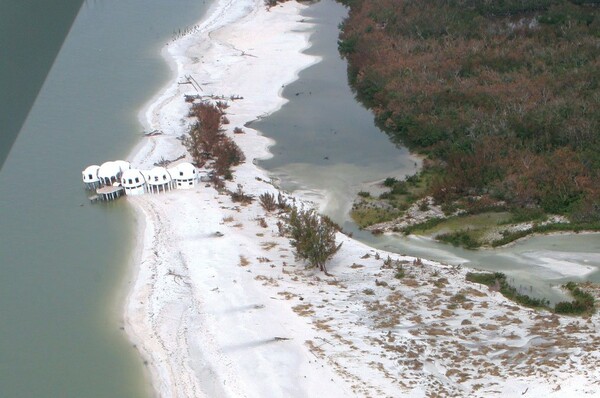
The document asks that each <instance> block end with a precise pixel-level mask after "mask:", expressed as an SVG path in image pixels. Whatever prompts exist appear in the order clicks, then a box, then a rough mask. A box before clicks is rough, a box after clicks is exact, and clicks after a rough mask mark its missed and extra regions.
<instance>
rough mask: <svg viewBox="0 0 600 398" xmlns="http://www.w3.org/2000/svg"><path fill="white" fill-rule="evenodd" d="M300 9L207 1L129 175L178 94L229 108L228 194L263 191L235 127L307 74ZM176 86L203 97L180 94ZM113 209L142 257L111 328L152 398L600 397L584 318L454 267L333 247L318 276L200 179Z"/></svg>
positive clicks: (173, 150) (307, 27) (176, 48)
mask: <svg viewBox="0 0 600 398" xmlns="http://www.w3.org/2000/svg"><path fill="white" fill-rule="evenodd" d="M304 7H307V6H306V5H302V4H299V3H296V2H293V1H289V2H286V3H283V4H282V5H278V6H276V7H273V8H270V9H267V8H266V7H265V6H264V3H263V0H218V1H217V2H216V5H215V6H214V7H213V9H212V10H211V11H210V13H209V15H208V17H207V18H206V19H205V20H204V21H202V22H201V23H200V24H199V26H200V28H199V29H197V30H195V31H194V33H192V34H189V35H187V36H185V37H183V38H180V39H178V40H177V41H175V42H171V43H169V45H168V46H166V47H165V49H164V52H163V54H164V55H165V58H166V59H167V60H168V62H170V64H171V65H172V67H173V70H174V77H173V80H172V81H171V82H170V83H169V85H168V86H167V87H165V89H164V90H163V91H162V92H161V93H160V94H159V95H158V96H156V97H155V98H154V99H153V102H152V103H151V104H149V106H148V107H147V108H146V109H145V110H144V112H143V117H144V119H145V120H144V124H145V128H146V130H147V131H153V130H158V131H160V132H162V133H163V134H162V135H155V136H151V137H145V138H144V139H143V141H142V142H141V144H140V145H138V147H137V148H136V149H135V152H134V154H133V155H132V156H131V157H130V160H131V161H132V164H133V165H134V166H136V167H139V168H144V169H149V168H151V167H152V166H153V165H154V163H155V162H158V161H160V160H161V159H175V158H178V157H179V156H180V155H182V154H184V153H186V151H185V148H184V147H183V146H182V144H181V141H180V140H179V139H178V137H180V136H181V135H183V134H185V133H186V132H187V129H188V127H189V125H190V124H191V123H192V122H193V121H192V120H191V119H190V118H188V117H187V114H188V109H189V106H190V104H189V103H186V102H185V101H184V95H186V94H187V95H195V94H200V95H202V96H205V97H206V98H209V97H211V96H216V97H220V96H223V97H224V98H225V99H228V98H231V97H232V96H236V97H240V99H236V100H228V103H229V108H228V109H227V110H226V112H227V118H228V119H229V120H230V123H229V124H228V125H225V126H223V127H224V128H226V129H227V134H228V135H230V136H231V137H232V138H233V139H234V140H235V142H236V143H237V144H238V145H239V146H240V147H241V148H242V150H243V151H244V153H245V155H246V162H245V163H243V164H242V165H240V166H238V167H236V168H235V169H234V180H233V181H232V182H228V188H229V189H230V190H235V189H237V187H238V186H241V187H242V189H243V191H244V192H246V193H248V194H252V195H255V196H258V195H259V194H261V193H263V192H273V193H277V192H278V191H277V189H276V187H274V186H273V185H272V184H271V183H270V179H269V176H268V175H267V174H266V173H265V172H264V171H263V170H261V169H259V168H258V167H256V166H255V165H254V162H253V160H254V159H259V158H264V157H267V156H270V154H269V151H268V149H269V145H270V144H271V143H272V142H271V141H270V140H269V139H268V138H266V137H263V136H262V135H261V134H260V133H259V132H257V131H255V130H253V129H251V128H246V127H244V126H245V124H246V123H248V122H250V121H252V120H255V119H256V118H259V117H261V116H264V115H268V114H270V113H272V112H274V111H276V110H277V109H279V108H280V107H281V106H282V104H283V103H284V102H285V100H284V99H283V98H282V97H281V91H282V87H284V86H285V85H286V84H288V83H290V82H291V81H293V80H295V79H296V78H297V75H298V73H299V71H301V70H302V69H304V68H306V67H308V66H310V65H311V64H313V63H315V62H318V61H319V59H317V58H316V57H312V56H309V55H306V54H303V52H302V51H303V50H304V49H306V48H308V47H309V45H310V43H309V36H310V32H311V29H312V28H313V25H312V24H311V21H310V20H308V19H307V18H305V17H303V16H302V15H300V11H301V10H302V9H303V8H304ZM186 76H191V77H193V79H194V80H195V81H196V82H197V83H198V84H199V85H200V87H201V91H198V90H196V89H195V88H194V87H193V86H192V85H190V84H178V83H184V82H186V81H187V78H186ZM235 127H242V128H244V131H245V134H235V135H234V134H233V129H234V128H235ZM188 160H189V159H188ZM127 200H128V201H130V202H131V203H132V204H133V206H134V208H135V209H136V214H137V219H138V225H139V232H138V240H139V242H138V243H139V244H138V249H137V250H138V252H137V255H136V260H135V261H136V264H135V265H134V268H135V269H136V272H135V275H134V276H133V278H134V279H132V280H131V282H130V287H131V292H130V294H129V297H128V299H127V302H126V308H125V329H126V331H127V333H128V335H129V336H130V338H131V340H132V342H133V343H134V344H135V345H136V347H137V348H138V349H139V351H140V354H141V356H142V358H143V360H144V361H145V363H146V364H147V366H148V369H149V373H150V374H151V378H152V384H153V387H154V389H155V391H156V395H157V396H161V397H211V398H216V397H261V398H266V397H315V396H321V397H328V398H329V397H352V396H357V397H367V396H368V397H404V396H407V397H425V396H465V397H472V396H481V397H490V396H499V397H510V396H525V397H549V396H556V397H565V396H573V397H581V396H600V337H599V336H600V334H599V333H598V331H599V330H600V317H599V316H598V315H595V316H593V317H592V318H590V319H581V318H571V317H558V316H555V315H552V314H550V313H538V312H535V311H533V310H529V309H522V308H519V307H517V306H516V305H514V304H513V303H512V302H510V301H508V300H506V299H504V298H503V297H502V296H501V295H500V294H499V293H495V292H492V291H489V290H488V288H487V287H485V286H480V285H476V284H469V283H467V282H465V273H466V271H465V270H463V269H461V268H460V267H451V266H446V265H442V264H436V263H433V262H429V261H426V260H418V259H414V258H408V257H402V256H399V255H396V254H388V253H385V252H382V251H376V250H374V249H372V248H370V247H368V246H365V245H363V244H362V243H360V242H357V241H354V240H352V239H350V238H348V237H346V236H345V235H342V234H339V236H338V239H339V240H340V241H343V242H344V244H343V246H342V249H341V250H340V252H338V253H337V254H336V256H335V257H334V258H333V260H332V261H331V263H330V264H329V270H330V272H331V273H332V274H333V276H332V277H327V276H325V275H324V274H322V273H320V272H318V271H316V270H312V269H305V265H304V264H303V263H302V262H299V261H295V259H294V255H293V252H292V249H291V247H290V245H289V243H288V241H287V239H286V238H284V237H281V236H279V233H278V228H277V226H276V223H277V221H278V220H279V218H278V215H277V214H267V213H265V210H263V209H262V207H261V206H260V205H259V203H258V201H254V202H253V203H251V204H249V205H241V204H240V203H234V202H232V200H231V198H230V196H229V195H225V194H219V193H218V192H217V191H216V190H215V189H214V188H213V187H211V186H205V185H204V183H201V184H200V185H198V186H196V187H195V189H192V190H189V191H172V192H168V193H161V194H157V195H149V194H147V195H142V196H137V197H128V198H127ZM290 200H291V199H290ZM261 219H264V223H262V222H260V220H261ZM265 223H266V227H265V226H264V225H265ZM261 224H262V225H261ZM216 232H219V234H215V233H216ZM221 234H222V236H220V235H221ZM388 255H389V256H391V257H390V258H391V260H390V261H386V260H387V257H388ZM400 269H402V271H403V273H404V276H403V277H400V278H395V275H397V274H398V271H399V270H400ZM597 293H598V292H596V294H597Z"/></svg>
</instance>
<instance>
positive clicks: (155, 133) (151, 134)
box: [142, 130, 164, 137]
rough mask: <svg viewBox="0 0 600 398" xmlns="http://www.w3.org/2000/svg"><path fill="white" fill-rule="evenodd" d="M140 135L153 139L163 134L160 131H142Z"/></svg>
mask: <svg viewBox="0 0 600 398" xmlns="http://www.w3.org/2000/svg"><path fill="white" fill-rule="evenodd" d="M142 134H144V137H154V136H156V135H163V134H164V133H163V132H162V131H160V130H152V131H150V132H147V131H144V132H143V133H142Z"/></svg>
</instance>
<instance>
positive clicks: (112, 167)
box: [98, 162, 121, 178]
mask: <svg viewBox="0 0 600 398" xmlns="http://www.w3.org/2000/svg"><path fill="white" fill-rule="evenodd" d="M120 172H121V168H120V167H119V165H118V164H117V163H115V162H105V163H102V166H100V169H98V177H99V178H110V177H116V176H117V175H118V174H119V173H120Z"/></svg>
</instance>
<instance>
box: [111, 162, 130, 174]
mask: <svg viewBox="0 0 600 398" xmlns="http://www.w3.org/2000/svg"><path fill="white" fill-rule="evenodd" d="M115 163H116V164H117V166H119V169H120V170H121V173H124V172H125V170H129V169H130V168H131V164H130V163H129V162H128V161H126V160H115Z"/></svg>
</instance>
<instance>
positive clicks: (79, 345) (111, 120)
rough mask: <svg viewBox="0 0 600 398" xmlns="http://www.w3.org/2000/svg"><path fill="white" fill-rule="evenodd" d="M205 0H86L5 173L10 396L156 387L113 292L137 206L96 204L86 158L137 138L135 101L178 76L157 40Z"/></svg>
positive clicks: (1, 279)
mask: <svg viewBox="0 0 600 398" xmlns="http://www.w3.org/2000/svg"><path fill="white" fill-rule="evenodd" d="M210 3H211V2H210V1H208V2H202V1H197V0H118V1H117V0H95V1H93V0H90V1H87V2H86V3H85V4H84V5H83V6H82V9H81V10H80V12H79V15H78V17H77V20H76V22H75V24H74V26H73V28H72V29H71V31H70V33H69V36H68V37H67V40H66V41H65V43H64V45H63V47H62V49H61V51H60V53H59V55H58V57H57V59H56V62H55V63H54V65H53V67H52V70H51V71H50V74H49V75H48V78H47V79H46V82H45V84H44V86H43V88H42V90H41V92H40V95H39V96H38V98H37V100H36V102H35V104H34V106H33V108H32V110H31V112H30V114H29V116H28V118H27V120H26V122H25V124H24V126H23V129H22V131H21V133H20V135H19V138H18V140H17V142H16V143H15V145H14V147H13V149H12V151H11V153H10V155H9V157H8V158H7V160H6V163H5V165H4V167H3V169H2V171H1V173H0V220H1V224H0V303H1V306H0V396H1V397H142V396H149V395H150V394H149V388H148V387H147V385H148V383H147V382H146V381H145V377H144V371H143V364H142V363H141V360H140V359H139V357H138V356H137V354H136V352H135V350H134V349H133V348H132V346H131V344H129V343H128V341H127V338H126V336H125V334H124V332H123V331H122V330H121V329H120V326H121V324H120V322H121V320H120V316H121V313H122V311H123V309H122V308H123V307H122V306H123V303H122V302H118V303H117V302H116V301H117V300H115V297H116V296H117V295H119V294H120V295H121V296H122V291H123V284H124V278H125V276H124V275H125V274H126V270H127V265H128V262H129V261H130V256H131V252H132V241H133V238H134V237H133V216H132V212H131V211H130V209H129V208H128V206H127V204H126V201H125V200H121V201H119V202H117V203H113V204H110V205H101V204H98V205H90V204H88V200H87V196H86V193H85V192H84V190H83V188H82V183H81V181H80V179H81V170H82V169H83V168H84V167H85V166H87V165H88V164H93V163H97V164H100V163H102V162H103V161H105V160H110V159H117V158H123V157H125V156H126V155H127V154H128V153H129V151H130V150H131V148H132V147H133V145H134V144H135V142H136V141H138V140H139V139H140V133H141V130H142V127H141V126H140V125H139V122H138V120H137V113H138V111H139V108H140V107H141V106H142V105H143V104H144V103H145V102H146V101H148V99H149V98H150V97H151V96H152V95H153V94H155V93H156V92H157V91H158V89H159V88H160V87H161V86H162V85H164V84H165V83H166V81H167V79H168V78H169V76H170V71H169V69H168V67H167V65H166V63H165V62H164V60H163V59H162V58H161V56H160V48H161V47H162V46H163V45H164V44H165V43H166V42H168V41H169V40H170V39H171V36H172V34H173V31H177V30H179V29H181V30H183V29H184V28H185V27H186V26H188V25H193V24H194V23H195V22H196V21H197V20H199V19H200V17H201V16H202V15H203V13H204V12H205V10H206V8H207V7H208V5H209V4H210ZM49 7H50V5H49ZM54 11H56V10H54ZM32 50H33V49H32ZM15 95H18V93H15Z"/></svg>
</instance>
